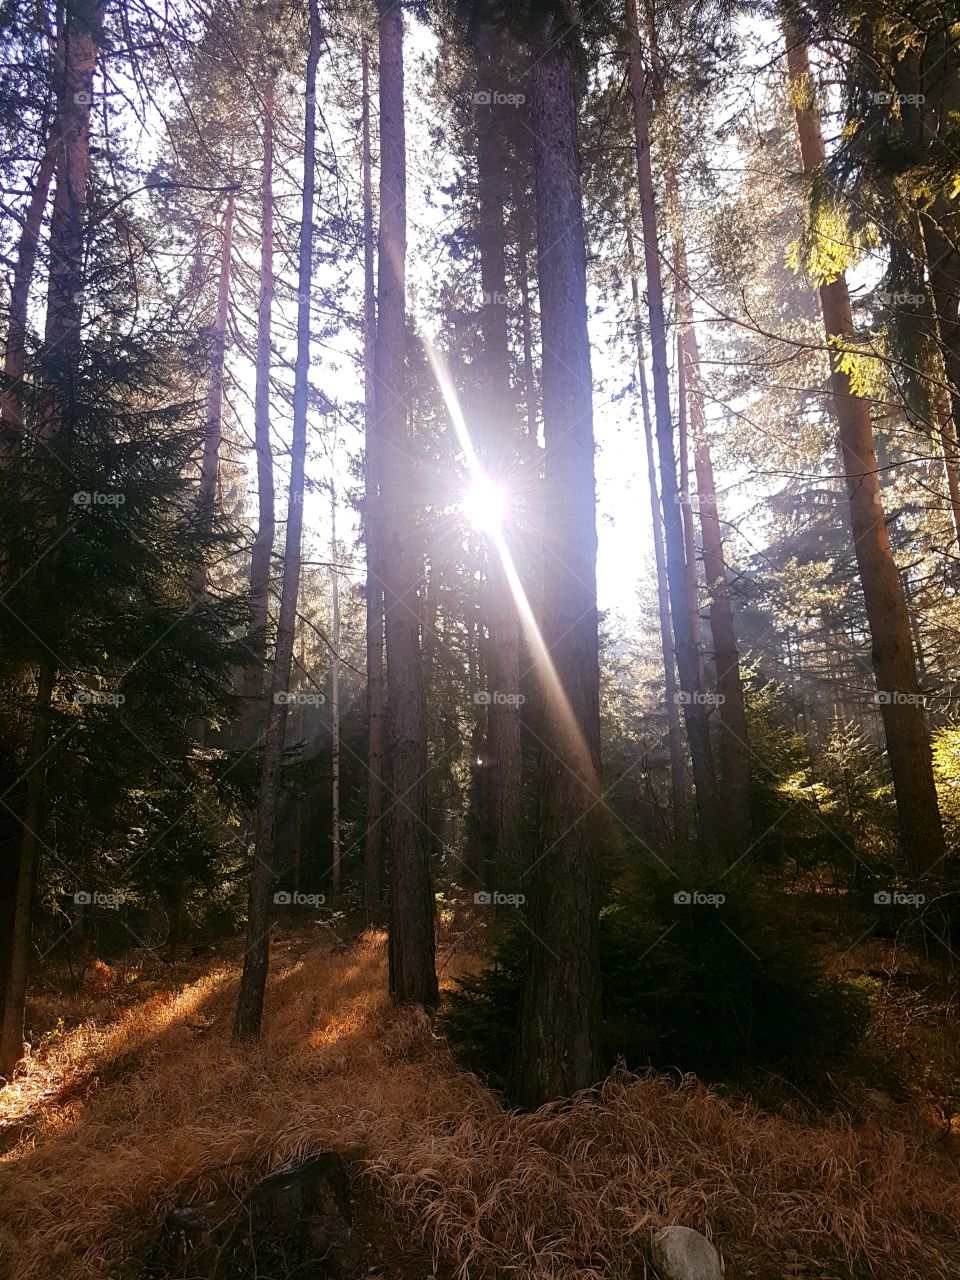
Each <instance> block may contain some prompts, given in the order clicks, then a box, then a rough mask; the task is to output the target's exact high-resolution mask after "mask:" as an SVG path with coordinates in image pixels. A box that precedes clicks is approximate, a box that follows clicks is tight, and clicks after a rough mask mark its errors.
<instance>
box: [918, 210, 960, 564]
mask: <svg viewBox="0 0 960 1280" xmlns="http://www.w3.org/2000/svg"><path fill="white" fill-rule="evenodd" d="M921 228H922V231H923V243H924V248H925V256H926V259H927V279H928V280H929V282H930V292H931V293H932V295H933V311H934V315H935V318H936V324H935V329H936V337H937V339H938V346H939V349H940V354H941V359H942V362H943V371H944V374H945V375H946V380H947V384H948V386H949V401H950V412H949V414H946V415H944V416H943V417H942V418H941V419H940V421H938V423H937V431H938V434H939V436H940V445H941V448H942V449H943V466H944V471H945V472H946V477H947V494H948V496H949V499H950V512H951V515H952V516H953V530H954V533H955V535H956V537H957V544H958V546H960V450H958V445H957V431H958V428H960V249H958V248H957V247H955V246H954V245H953V244H952V243H951V241H950V240H949V239H948V238H947V237H946V236H945V235H944V234H943V231H942V230H941V228H940V226H939V224H938V223H937V222H936V221H935V220H934V219H933V218H932V217H930V215H929V214H922V215H921ZM937 400H938V397H937V396H936V395H935V394H934V395H933V396H931V402H932V403H934V404H936V403H937ZM938 416H939V415H938Z"/></svg>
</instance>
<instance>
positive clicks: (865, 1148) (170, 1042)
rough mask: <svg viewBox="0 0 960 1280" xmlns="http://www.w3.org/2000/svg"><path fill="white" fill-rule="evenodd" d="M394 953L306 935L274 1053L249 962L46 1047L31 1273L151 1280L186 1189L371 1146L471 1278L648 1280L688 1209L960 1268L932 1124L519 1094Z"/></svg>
mask: <svg viewBox="0 0 960 1280" xmlns="http://www.w3.org/2000/svg"><path fill="white" fill-rule="evenodd" d="M298 952H302V954H298ZM385 968H386V962H385V948H384V943H383V938H382V937H381V936H367V937H365V938H364V939H362V940H361V941H360V943H359V944H358V945H357V946H355V947H354V948H353V949H351V950H350V951H348V952H346V953H345V954H337V953H333V952H332V951H331V947H330V945H329V944H322V945H316V944H314V945H308V944H297V943H292V944H288V945H287V949H286V951H285V952H284V953H282V955H281V957H280V962H279V964H278V965H277V967H276V969H275V972H274V974H273V977H272V979H271V986H270V991H269V994H268V1007H267V1019H268V1032H267V1035H266V1036H265V1039H264V1042H263V1044H262V1045H261V1046H260V1047H259V1048H257V1049H250V1050H240V1049H237V1048H234V1047H233V1046H232V1045H231V1044H230V1040H229V1029H230V1016H231V1006H232V1001H233V998H234V995H235V986H236V968H235V965H234V964H222V965H221V966H220V967H218V968H215V969H213V970H212V971H211V972H209V973H208V974H207V975H206V976H204V977H203V978H201V979H200V980H199V981H197V982H194V983H192V984H191V985H189V986H187V987H186V988H185V989H184V990H183V991H181V992H180V993H179V994H176V995H171V996H167V997H164V996H162V995H161V996H156V997H154V998H152V999H151V1000H149V1001H147V1002H145V1003H144V1004H142V1005H140V1006H137V1007H134V1008H132V1009H129V1010H127V1011H126V1012H124V1013H122V1014H121V1015H120V1016H119V1017H118V1018H117V1019H116V1020H115V1021H114V1022H113V1023H112V1024H110V1025H106V1026H96V1025H93V1024H90V1023H88V1024H85V1025H83V1026H81V1027H79V1028H78V1029H77V1030H75V1031H73V1032H71V1033H70V1034H68V1035H65V1036H64V1037H62V1039H61V1040H60V1041H59V1042H58V1043H57V1044H55V1045H54V1046H52V1047H51V1048H50V1049H49V1050H48V1051H47V1052H46V1053H45V1054H44V1055H43V1056H41V1057H39V1058H38V1059H37V1060H34V1061H33V1062H31V1063H30V1064H29V1066H28V1067H27V1070H26V1072H25V1074H24V1076H23V1078H22V1080H20V1081H18V1082H17V1083H16V1084H15V1085H14V1086H13V1087H11V1088H10V1089H8V1090H6V1091H4V1093H3V1094H0V1117H3V1116H6V1117H7V1118H8V1119H9V1118H14V1119H19V1120H22V1119H23V1118H24V1117H25V1116H28V1117H29V1118H30V1121H31V1129H30V1131H29V1134H28V1135H27V1136H25V1137H24V1138H23V1139H22V1140H21V1142H20V1144H19V1145H18V1147H17V1148H16V1149H15V1150H12V1151H10V1152H8V1153H7V1154H6V1156H5V1157H4V1159H3V1161H2V1162H0V1256H2V1257H3V1260H4V1263H5V1266H6V1270H7V1273H8V1274H9V1276H10V1278H11V1280H48V1278H49V1280H53V1278H54V1277H56V1280H74V1278H75V1277H77V1278H79V1277H84V1278H85V1280H88V1278H89V1277H97V1276H108V1275H111V1274H113V1275H118V1274H123V1275H125V1276H129V1275H135V1274H136V1260H137V1259H138V1258H140V1257H142V1256H143V1253H144V1251H145V1249H146V1247H147V1245H148V1243H149V1241H150V1239H151V1238H152V1237H153V1236H154V1235H155V1233H156V1231H157V1228H158V1226H159V1224H160V1223H161V1222H162V1220H163V1218H164V1216H165V1215H166V1213H167V1211H168V1210H169V1209H170V1208H171V1207H172V1206H173V1205H174V1204H175V1203H183V1202H184V1201H186V1200H188V1199H202V1198H205V1197H206V1196H212V1195H215V1194H217V1193H218V1192H220V1191H222V1189H223V1188H224V1186H225V1185H226V1184H230V1185H232V1186H234V1187H240V1186H242V1185H243V1184H244V1183H246V1182H248V1181H250V1180H252V1179H253V1178H254V1177H256V1176H257V1175H258V1174H259V1173H261V1172H263V1171H265V1170H266V1169H268V1168H270V1167H274V1166H276V1165H278V1164H282V1163H284V1162H286V1161H289V1160H291V1159H294V1158H296V1157H298V1156H302V1155H304V1154H306V1153H308V1152H310V1151H314V1150H318V1149H330V1148H333V1149H338V1150H341V1151H347V1150H352V1151H357V1150H359V1152H360V1153H362V1160H363V1164H364V1167H365V1169H366V1171H367V1173H368V1175H369V1176H370V1178H371V1179H372V1180H373V1183H374V1185H375V1186H376V1188H377V1190H378V1194H379V1195H380V1197H381V1198H382V1203H383V1205H384V1209H385V1212H389V1213H391V1214H392V1215H394V1216H395V1218H396V1220H397V1222H398V1223H399V1225H400V1228H401V1230H402V1231H403V1232H404V1233H406V1234H407V1235H408V1236H409V1237H410V1238H413V1237H417V1238H422V1239H423V1240H424V1241H425V1242H426V1243H427V1244H428V1245H429V1246H430V1247H432V1248H433V1250H434V1252H435V1255H436V1256H437V1257H438V1258H440V1259H442V1260H443V1261H444V1262H445V1263H446V1264H451V1265H453V1266H454V1267H457V1268H458V1269H459V1272H458V1274H459V1275H460V1276H461V1277H463V1278H464V1280H466V1278H467V1277H468V1276H469V1277H478V1276H480V1275H482V1274H484V1269H485V1268H487V1267H489V1268H491V1270H492V1267H493V1266H494V1265H498V1266H500V1267H503V1268H505V1269H506V1270H507V1271H508V1272H509V1274H510V1275H511V1276H514V1277H517V1280H535V1278H536V1280H573V1277H575V1276H576V1277H580V1278H581V1280H582V1278H584V1277H596V1278H597V1280H599V1278H600V1277H606V1278H609V1277H625V1276H627V1275H629V1274H630V1270H631V1267H632V1266H633V1265H634V1264H635V1263H636V1261H637V1259H638V1258H639V1257H640V1256H641V1255H642V1253H643V1250H644V1248H645V1247H646V1245H647V1243H648V1241H649V1236H650V1231H651V1229H652V1228H655V1227H657V1226H659V1225H662V1224H664V1223H668V1222H678V1223H683V1224H685V1225H689V1226H693V1227H698V1228H700V1229H702V1230H705V1231H707V1232H708V1233H710V1234H712V1235H713V1236H714V1238H715V1239H716V1240H717V1242H718V1243H719V1244H720V1245H721V1247H724V1248H726V1249H727V1250H728V1251H729V1250H730V1249H731V1248H734V1247H735V1246H738V1245H739V1246H747V1248H748V1250H749V1254H750V1255H751V1257H752V1258H753V1259H754V1260H755V1261H756V1262H757V1263H761V1264H762V1263H763V1262H765V1261H769V1262H776V1261H777V1260H778V1259H780V1258H782V1257H783V1255H784V1251H785V1250H786V1249H788V1248H790V1249H795V1250H797V1252H798V1253H799V1254H800V1255H802V1256H804V1257H812V1258H816V1259H820V1260H824V1259H834V1260H837V1261H838V1262H839V1261H841V1260H842V1261H844V1262H845V1263H846V1264H847V1265H849V1266H851V1267H853V1268H855V1269H856V1270H857V1271H858V1272H860V1271H863V1272H864V1273H866V1272H867V1271H869V1270H873V1271H875V1272H876V1274H878V1275H881V1276H888V1277H903V1278H904V1280H906V1278H908V1277H910V1278H914V1280H940V1278H942V1280H946V1278H947V1277H955V1276H957V1275H960V1238H958V1226H957V1224H958V1222H960V1183H958V1182H957V1180H956V1179H955V1177H953V1176H951V1175H949V1174H948V1172H947V1171H946V1170H945V1169H944V1168H942V1167H940V1166H938V1165H936V1164H934V1163H933V1161H932V1158H931V1157H930V1156H927V1155H925V1154H924V1153H923V1151H922V1149H921V1147H920V1146H919V1145H918V1144H915V1143H912V1142H911V1140H910V1139H909V1138H908V1137H906V1136H904V1135H902V1134H898V1133H894V1132H885V1131H882V1130H881V1129H879V1128H878V1127H877V1126H875V1125H871V1126H867V1127H863V1128H859V1129H856V1128H854V1127H853V1126H851V1125H850V1124H848V1123H846V1122H841V1121H836V1122H834V1123H831V1124H829V1125H827V1126H821V1127H814V1126H811V1125H807V1124H803V1123H800V1122H798V1121H792V1120H789V1119H787V1118H784V1117H779V1116H770V1115H766V1114H764V1113H762V1112H760V1111H758V1110H756V1109H754V1108H752V1107H749V1106H741V1105H732V1104H731V1103H729V1102H727V1101H724V1100H723V1099H721V1098H719V1097H717V1096H716V1095H715V1094H713V1093H711V1092H710V1091H709V1090H708V1089H706V1088H704V1087H703V1086H702V1085H700V1084H698V1083H696V1082H695V1081H692V1080H687V1081H684V1082H682V1083H681V1084H680V1085H679V1087H678V1086H677V1084H676V1082H671V1081H669V1080H668V1079H666V1078H663V1077H657V1076H652V1075H651V1076H645V1077H640V1078H638V1077H634V1076H628V1075H617V1076H614V1077H611V1079H610V1080H608V1081H607V1082H606V1084H605V1085H604V1086H603V1087H602V1089H599V1090H597V1091H591V1092H588V1093H585V1094H583V1095H581V1096H579V1097H577V1098H576V1099H575V1100H573V1101H572V1102H571V1103H566V1104H558V1105H555V1106H551V1107H547V1108H544V1109H542V1110H541V1111H539V1112H537V1113H536V1114H534V1115H521V1114H518V1113H511V1112H505V1111H504V1110H503V1108H502V1106H501V1105H500V1103H499V1101H498V1099H497V1098H496V1097H495V1096H494V1095H493V1094H492V1093H490V1092H489V1090H487V1089H485V1088H484V1087H483V1086H482V1085H481V1084H480V1083H479V1082H478V1081H477V1080H476V1079H474V1078H473V1077H472V1076H470V1075H468V1074H466V1073H464V1072H461V1071H458V1070H457V1069H456V1067H455V1066H454V1065H453V1063H452V1062H451V1060H450V1058H449V1055H448V1054H447V1052H446V1049H445V1047H444V1046H443V1044H442V1043H441V1042H440V1041H439V1040H438V1039H437V1038H436V1037H435V1036H434V1034H433V1031H432V1029H431V1026H430V1024H429V1023H428V1021H427V1020H426V1018H425V1017H424V1016H423V1015H422V1014H420V1013H417V1012H411V1011H405V1012H399V1013H398V1012H395V1011H392V1010H390V1009H389V1007H388V1005H387V1002H386V999H385V985H386V974H385ZM91 1072H93V1073H95V1075H96V1077H97V1079H96V1080H94V1079H93V1078H92V1077H91ZM738 1256H740V1255H738ZM728 1274H730V1273H728ZM775 1274H777V1275H782V1274H783V1271H782V1270H776V1271H775Z"/></svg>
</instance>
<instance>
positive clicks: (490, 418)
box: [473, 22, 520, 888]
mask: <svg viewBox="0 0 960 1280" xmlns="http://www.w3.org/2000/svg"><path fill="white" fill-rule="evenodd" d="M473 45H474V51H475V55H476V62H477V74H478V81H479V83H480V84H482V85H484V86H486V87H487V88H488V89H491V88H494V87H496V86H498V85H499V82H500V78H501V75H502V73H501V72H500V68H501V67H502V65H503V57H502V46H500V45H499V42H498V41H497V38H496V31H495V30H494V28H492V27H491V26H489V25H488V24H486V23H483V22H481V23H480V24H478V26H477V27H476V29H475V30H474V32H473ZM491 97H492V100H491V102H490V103H489V104H486V105H484V104H480V105H478V106H477V107H476V120H477V174H478V187H479V197H480V227H479V236H478V241H479V248H480V275H481V283H482V288H483V311H482V313H481V329H482V333H483V358H484V382H485V394H486V399H487V404H488V412H487V414H486V415H485V421H486V422H487V423H488V424H489V429H488V431H487V432H486V434H485V437H484V438H483V439H482V440H481V441H480V442H479V445H480V451H481V455H482V456H483V457H484V461H485V466H486V468H487V471H488V473H489V475H490V477H491V479H492V480H493V481H494V483H497V484H500V485H501V486H503V487H504V488H506V489H509V485H510V481H511V479H512V478H513V477H514V476H515V474H516V463H517V456H516V455H517V448H516V447H517V435H518V431H517V422H516V408H515V405H514V401H513V390H512V387H511V385H510V336H509V326H508V311H507V263H506V227H505V223H504V183H505V177H506V171H505V160H504V153H503V140H502V132H503V129H504V123H505V122H504V120H503V118H502V116H503V112H502V110H498V108H497V106H496V101H495V99H496V94H495V93H494V94H492V95H491ZM508 510H509V503H508ZM504 536H505V537H506V538H507V540H508V541H509V530H508V529H505V530H504ZM489 551H490V555H489V570H488V575H489V576H488V591H487V599H488V601H489V627H490V662H489V667H488V669H489V672H490V676H491V679H492V681H493V684H494V686H495V687H494V689H492V690H488V691H487V692H488V693H491V694H492V695H494V696H492V697H491V701H490V702H489V703H488V704H487V726H488V735H487V750H486V767H487V774H488V779H487V782H488V791H487V797H488V802H489V804H490V825H489V832H490V837H491V840H492V848H491V850H490V857H491V859H492V864H493V868H494V883H495V884H496V886H497V887H498V888H500V887H501V886H503V887H505V886H507V885H513V884H515V882H516V877H517V875H518V872H519V868H520V702H519V697H518V695H519V692H520V616H519V613H518V611H517V607H516V604H515V602H514V600H513V596H512V594H511V592H510V587H509V585H508V583H507V575H506V572H505V569H504V566H503V564H502V563H501V561H500V557H499V555H498V554H497V551H496V547H495V546H493V545H492V540H491V544H490V547H489Z"/></svg>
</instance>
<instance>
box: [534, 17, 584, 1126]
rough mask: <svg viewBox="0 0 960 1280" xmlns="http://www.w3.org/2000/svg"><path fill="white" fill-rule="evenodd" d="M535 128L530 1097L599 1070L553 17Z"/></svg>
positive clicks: (575, 174)
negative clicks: (535, 759)
mask: <svg viewBox="0 0 960 1280" xmlns="http://www.w3.org/2000/svg"><path fill="white" fill-rule="evenodd" d="M535 53H536V56H535V60H534V63H533V69H532V86H533V88H532V114H531V128H532V131H533V134H534V139H535V142H534V155H535V173H536V211H537V243H538V246H539V255H538V267H539V282H540V311H541V332H542V345H543V350H542V361H543V364H542V387H543V419H544V434H545V441H546V452H545V460H544V465H545V477H546V493H547V501H548V503H549V504H550V507H551V509H552V511H553V512H554V513H556V519H555V521H554V524H553V527H552V530H551V534H552V537H551V545H550V552H551V554H549V555H548V556H547V557H545V559H546V573H545V583H544V640H545V642H546V645H547V648H548V651H549V654H550V656H551V657H552V659H553V666H554V668H555V669H554V670H551V669H550V667H549V665H548V663H547V662H546V661H544V660H543V659H541V661H540V663H539V668H540V671H539V674H540V680H541V687H542V690H543V694H544V703H545V712H546V714H545V717H544V725H543V737H544V748H543V751H542V754H541V769H540V823H539V833H538V836H539V839H538V849H537V857H536V861H535V863H534V864H533V866H532V867H531V868H530V869H529V871H528V872H526V874H525V877H524V879H523V881H522V883H524V884H527V885H529V898H530V901H529V905H528V908H527V925H528V928H529V930H530V934H531V938H530V942H529V945H528V951H527V959H526V967H525V975H524V985H523V995H522V1001H521V1012H520V1034H519V1060H518V1070H517V1095H518V1098H519V1101H520V1102H521V1103H522V1104H523V1105H525V1106H528V1107H536V1106H539V1105H540V1104H541V1103H543V1102H546V1101H547V1100H548V1099H550V1098H555V1097H557V1096H560V1095H564V1094H569V1093H572V1092H573V1091H574V1090H576V1089H579V1088H582V1087H584V1086H586V1085H589V1084H591V1083H592V1082H593V1081H595V1080H596V1079H597V1077H598V1076H599V1074H600V1072H601V1070H602V1059H601V1054H600V1040H599V1035H600V981H599V972H598V959H597V951H598V932H599V907H600V867H599V857H600V840H599V830H598V809H599V807H600V803H601V801H600V793H599V777H598V775H599V770H600V692H599V657H598V638H597V625H598V619H597V589H596V570H597V564H596V557H597V530H596V495H595V481H594V439H593V394H592V377H591V369H590V340H589V336H588V333H587V306H586V248H585V242H584V229H583V207H582V197H581V185H580V156H579V152H578V148H577V113H576V104H575V99H574V85H573V68H572V64H571V52H570V48H569V42H568V39H567V33H566V31H561V30H560V29H559V19H558V18H557V17H556V16H555V15H553V14H549V15H548V16H547V17H546V19H545V20H544V23H543V26H542V29H541V32H540V39H539V40H538V42H537V44H536V46H535Z"/></svg>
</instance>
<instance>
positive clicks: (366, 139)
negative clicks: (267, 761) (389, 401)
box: [361, 36, 383, 925]
mask: <svg viewBox="0 0 960 1280" xmlns="http://www.w3.org/2000/svg"><path fill="white" fill-rule="evenodd" d="M361 59H362V65H363V100H362V101H363V116H362V123H363V421H364V459H363V485H364V498H363V514H364V533H365V536H366V549H367V828H366V832H365V834H364V844H363V920H364V923H365V924H368V925H370V924H373V923H374V921H376V920H377V919H378V918H379V915H380V868H381V865H382V862H383V855H382V835H381V814H382V811H383V778H382V774H383V580H382V577H381V571H380V552H379V547H380V540H381V534H380V522H381V510H380V452H381V444H380V428H379V425H378V423H377V415H376V411H375V382H374V368H373V362H374V345H375V334H376V325H377V298H376V286H375V280H374V241H373V180H372V167H373V166H372V162H371V158H370V46H369V43H368V41H367V38H366V36H364V37H363V43H362V46H361Z"/></svg>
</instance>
